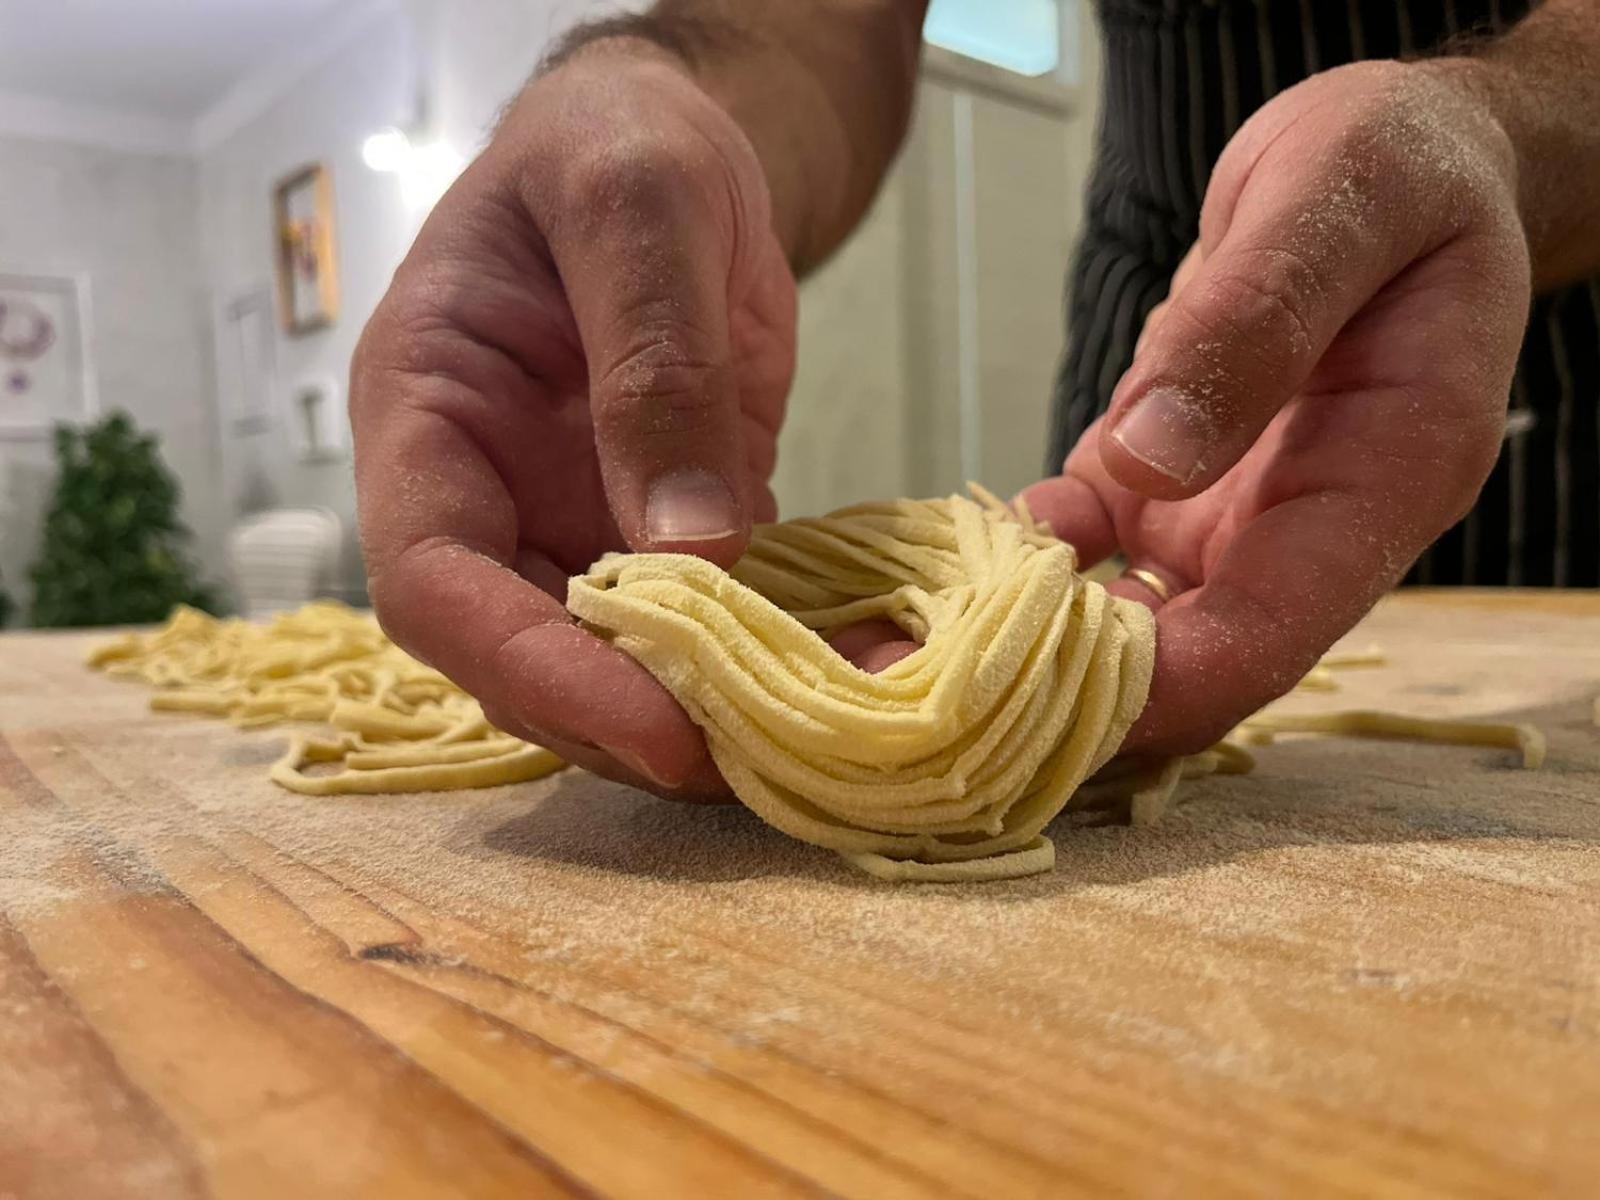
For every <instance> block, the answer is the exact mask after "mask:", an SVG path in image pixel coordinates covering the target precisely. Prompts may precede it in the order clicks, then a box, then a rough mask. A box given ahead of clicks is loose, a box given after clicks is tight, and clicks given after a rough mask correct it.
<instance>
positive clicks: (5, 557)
mask: <svg viewBox="0 0 1600 1200" xmlns="http://www.w3.org/2000/svg"><path fill="white" fill-rule="evenodd" d="M198 243H199V221H198V216H197V203H196V190H195V168H194V165H193V163H191V162H189V161H188V160H186V159H183V158H176V157H162V156H153V155H147V154H128V153H119V152H116V151H112V150H103V149H94V148H90V147H86V146H74V145H67V144H63V143H56V142H43V141H34V140H30V139H25V138H16V137H0V270H3V271H23V272H30V273H38V274H58V275H81V276H83V277H85V278H87V279H88V281H89V288H90V294H89V308H90V312H89V313H88V319H89V321H90V323H91V327H92V329H93V334H94V337H93V345H92V355H93V365H94V369H95V371H96V374H97V376H98V384H99V387H98V391H99V396H100V402H101V406H102V408H104V409H111V408H122V409H126V410H127V411H128V412H129V413H130V414H132V416H133V417H134V419H135V420H137V421H138V422H139V424H140V425H141V426H143V427H145V428H147V429H150V430H153V431H155V432H156V433H158V434H160V436H161V445H162V452H163V454H164V455H165V457H166V460H167V463H168V465H169V466H171V467H172V468H173V470H174V471H175V472H176V473H177V474H178V476H179V478H180V479H181V480H182V481H183V486H184V492H185V495H184V506H183V512H184V518H185V520H186V521H187V522H188V523H189V525H190V527H191V528H192V529H194V530H195V532H196V534H197V535H198V537H199V546H198V547H197V548H198V549H199V550H200V552H201V553H202V555H203V556H204V557H206V558H208V559H211V558H214V555H215V550H216V546H217V544H218V539H219V537H220V534H221V528H222V526H221V523H220V521H219V520H218V519H217V512H216V504H215V495H216V481H217V470H216V463H215V456H214V453H213V445H214V431H213V427H212V422H211V411H212V409H211V405H210V403H209V397H210V395H211V379H210V374H211V371H210V341H209V336H210V335H209V332H208V328H207V317H206V309H205V303H204V299H203V295H204V292H203V288H204V283H203V279H202V273H201V268H200V253H199V245H198ZM53 464H54V455H53V453H52V450H51V445H50V441H49V439H48V438H43V439H40V440H34V441H0V579H3V581H4V586H5V587H6V589H7V590H8V591H9V592H10V593H11V595H12V597H13V598H14V599H16V600H18V601H19V602H20V603H22V604H23V605H24V608H23V614H22V615H23V616H24V617H25V616H26V604H27V601H28V596H29V593H30V589H29V587H28V585H27V579H26V575H27V568H28V565H29V564H30V563H31V562H32V561H33V557H34V554H35V552H36V550H37V543H38V535H39V526H40V522H41V521H42V519H43V515H44V509H45V507H46V506H47V505H48V504H49V500H50V493H51V489H52V484H53V481H54V474H55V472H54V465H53Z"/></svg>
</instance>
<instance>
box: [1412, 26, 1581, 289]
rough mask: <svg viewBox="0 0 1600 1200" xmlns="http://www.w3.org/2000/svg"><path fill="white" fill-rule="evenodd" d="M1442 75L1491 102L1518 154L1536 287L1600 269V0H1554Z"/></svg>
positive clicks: (1469, 50)
mask: <svg viewBox="0 0 1600 1200" xmlns="http://www.w3.org/2000/svg"><path fill="white" fill-rule="evenodd" d="M1458 49H1459V50H1460V51H1461V53H1460V54H1458V55H1455V56H1453V57H1451V58H1448V59H1444V60H1439V61H1438V62H1437V63H1436V64H1434V66H1435V68H1436V69H1439V70H1443V71H1447V72H1449V73H1451V74H1453V75H1454V76H1456V77H1457V78H1459V79H1461V80H1462V81H1463V82H1465V83H1466V84H1467V85H1468V86H1469V87H1470V88H1472V89H1473V90H1474V91H1475V92H1476V93H1477V95H1478V96H1479V97H1480V98H1481V99H1482V100H1483V101H1484V102H1485V103H1486V104H1487V105H1488V107H1489V109H1490V111H1491V112H1492V113H1493V114H1494V116H1495V118H1496V119H1497V120H1498V121H1499V122H1500V124H1501V126H1502V127H1503V128H1504V129H1505V131H1506V133H1507V135H1508V136H1509V137H1510V139H1511V143H1512V145H1513V147H1514V148H1515V150H1516V157H1517V172H1518V179H1517V194H1518V205H1519V207H1520V209H1521V212H1522V219H1523V223H1524V225H1525V227H1526V229H1527V233H1528V248H1529V252H1530V254H1531V256H1532V260H1533V277H1534V287H1535V289H1536V290H1539V291H1545V290H1549V289H1550V288H1553V287H1558V286H1560V285H1562V284H1565V283H1570V282H1572V281H1573V280H1576V279H1581V278H1583V277H1585V276H1586V275H1591V274H1594V273H1596V272H1597V271H1600V0H1546V2H1545V3H1544V4H1542V5H1541V6H1540V7H1539V8H1537V9H1536V10H1534V12H1533V13H1531V14H1530V15H1529V16H1528V17H1526V18H1525V19H1524V20H1523V21H1521V22H1520V23H1519V24H1517V25H1516V26H1515V27H1513V28H1512V29H1511V30H1509V31H1508V32H1507V33H1505V34H1504V35H1503V36H1501V37H1498V38H1493V39H1487V40H1484V41H1480V42H1469V43H1465V44H1463V45H1461V46H1460V47H1458Z"/></svg>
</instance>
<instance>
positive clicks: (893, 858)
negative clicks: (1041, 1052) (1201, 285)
mask: <svg viewBox="0 0 1600 1200" xmlns="http://www.w3.org/2000/svg"><path fill="white" fill-rule="evenodd" d="M975 494H977V495H978V497H979V500H978V501H973V500H968V499H965V498H963V497H951V498H949V499H943V500H892V501H885V502H881V503H874V504H861V505H856V506H854V507H851V508H845V509H841V510H839V511H838V512H836V513H833V514H832V515H830V516H827V517H823V518H820V519H813V520H800V521H789V522H785V523H783V524H779V525H767V526H762V527H760V528H758V529H757V530H756V533H755V536H754V537H753V539H752V541H751V544H750V550H749V553H748V554H747V555H746V556H745V558H744V559H743V560H741V561H740V562H739V564H738V565H737V566H736V567H734V569H733V571H732V572H731V573H729V572H724V571H723V570H721V569H720V568H718V567H716V566H714V565H712V564H711V563H708V562H705V561H704V560H701V559H698V558H694V557H691V556H687V555H677V554H636V555H608V556H607V557H606V558H604V559H602V560H601V561H600V562H599V563H597V564H595V566H594V567H593V568H592V569H591V570H590V572H589V573H588V574H587V575H583V576H579V577H576V578H574V579H573V580H572V583H571V587H570V589H569V592H568V601H567V603H568V607H569V608H570V609H571V610H572V612H574V613H575V614H576V615H577V616H579V617H581V618H582V619H583V620H584V621H586V622H587V623H588V624H589V625H590V626H591V627H593V628H595V629H596V630H598V631H600V632H602V633H603V634H605V635H607V636H609V637H611V638H612V640H613V641H614V642H615V643H616V644H617V645H618V646H619V647H621V648H622V649H623V650H625V651H627V652H628V653H629V654H631V655H632V656H633V657H635V658H636V659H638V660H639V661H640V662H641V663H643V664H644V666H645V667H646V668H647V669H648V670H649V671H650V672H651V674H653V675H654V676H655V677H656V678H657V679H658V680H660V681H661V683H662V684H663V685H664V686H665V687H666V688H667V689H668V690H669V691H671V692H672V694H673V695H674V696H675V697H677V699H678V701H679V702H680V703H681V704H682V705H683V706H684V708H685V709H686V710H687V711H688V713H689V715H690V716H691V717H693V718H694V720H695V721H696V722H697V723H698V724H699V725H700V726H701V727H702V728H703V729H704V730H705V733H706V739H707V742H708V743H709V745H710V748H711V753H712V756H713V757H714V758H715V760H716V763H717V766H718V767H719V768H720V769H721V771H722V774H723V777H724V778H725V779H726V780H727V781H728V783H729V785H730V786H731V787H732V788H733V790H734V792H735V793H736V794H737V795H738V797H739V798H740V800H742V801H743V802H744V803H745V804H746V805H748V806H749V807H750V808H751V809H752V810H753V811H754V812H755V813H756V814H757V815H759V816H760V817H761V818H762V819H763V820H765V821H767V822H768V823H769V824H771V825H774V826H776V827H777V828H778V829H781V830H783V831H784V832H785V833H788V834H791V835H792V836H794V837H797V838H800V839H802V840H804V841H807V842H811V843H814V844H816V845H818V846H823V847H826V848H828V849H831V850H836V851H839V852H840V853H842V854H843V855H845V856H846V857H847V858H848V859H850V861H852V862H853V863H855V864H856V865H857V866H860V867H862V868H863V869H865V870H868V871H870V872H872V873H873V874H876V875H880V876H883V877H885V878H896V879H930V880H932V879H988V878H1009V877H1014V876H1018V875H1026V874H1031V873H1034V872H1038V871H1043V870H1048V869H1049V868H1050V867H1051V866H1052V865H1053V863H1054V850H1053V848H1052V846H1051V844H1050V842H1049V841H1048V840H1047V839H1045V838H1044V837H1042V836H1041V831H1042V830H1043V829H1044V827H1045V825H1046V824H1048V823H1049V822H1050V820H1051V819H1052V818H1054V817H1055V816H1056V815H1057V814H1058V813H1059V812H1061V811H1062V809H1063V808H1065V807H1067V806H1068V805H1069V803H1070V802H1071V801H1072V798H1073V794H1074V793H1075V792H1076V791H1077V790H1078V787H1079V785H1080V784H1081V783H1083V781H1084V780H1085V779H1087V778H1088V777H1089V776H1090V775H1092V774H1093V773H1094V772H1095V771H1096V770H1098V769H1099V768H1100V767H1101V766H1102V765H1104V764H1105V763H1106V762H1107V761H1108V760H1109V759H1110V758H1111V757H1112V755H1113V754H1115V753H1116V750H1117V747H1118V746H1120V745H1121V743H1122V739H1123V738H1124V737H1125V736H1126V734H1127V732H1128V729H1129V727H1130V726H1131V725H1132V724H1133V722H1134V720H1135V718H1136V717H1137V716H1138V715H1139V712H1140V710H1141V709H1142V708H1143V707H1144V702H1145V697H1146V694H1147V692H1148V690H1149V686H1150V673H1151V669H1152V665H1153V661H1154V651H1155V622H1154V619H1153V617H1152V616H1151V614H1150V613H1149V611H1148V610H1147V609H1145V608H1144V607H1143V606H1141V605H1139V604H1136V603H1133V602H1131V601H1127V600H1122V599H1118V598H1117V597H1114V596H1111V595H1109V594H1108V593H1107V592H1106V591H1105V589H1104V588H1102V587H1101V586H1100V585H1099V584H1096V583H1091V582H1088V581H1086V580H1085V579H1083V578H1082V577H1081V576H1080V575H1078V574H1077V572H1076V571H1075V570H1074V567H1075V565H1076V564H1075V561H1074V556H1073V552H1072V548H1071V547H1070V546H1068V545H1066V544H1065V543H1063V542H1061V541H1058V540H1057V539H1055V538H1054V537H1052V536H1050V534H1049V533H1048V532H1046V531H1045V530H1044V529H1043V528H1042V527H1040V526H1037V525H1035V523H1034V522H1033V521H1032V519H1031V518H1030V517H1029V516H1028V514H1027V513H1026V511H1025V510H1024V511H1022V512H1014V511H1013V510H1011V509H1009V508H1007V507H1006V506H1005V505H1003V504H1001V503H1000V502H999V501H997V500H995V499H994V498H993V497H991V496H989V495H988V494H987V493H983V492H981V491H978V490H976V489H975ZM872 618H887V619H889V620H891V621H894V622H895V623H896V624H898V625H899V626H900V627H901V628H902V629H904V630H905V631H906V633H907V634H908V635H910V636H911V637H912V638H915V639H916V640H917V641H919V642H921V643H922V645H921V646H920V648H919V649H918V650H917V651H915V652H914V653H912V654H911V655H910V656H908V657H907V658H904V659H902V660H901V661H899V662H897V663H895V664H894V665H892V666H890V667H889V668H887V669H886V670H884V671H882V672H881V673H878V674H869V673H867V672H865V671H862V670H860V669H859V668H857V667H855V666H854V665H852V664H851V663H849V662H847V661H846V660H845V659H844V658H842V657H841V656H840V655H839V654H838V653H837V652H835V651H834V650H833V649H832V647H830V646H829V645H828V644H827V642H826V641H825V640H824V638H825V637H827V636H829V635H831V634H832V633H834V632H835V631H837V630H839V629H841V628H843V627H844V626H847V625H850V624H853V623H855V622H858V621H863V620H869V619H872Z"/></svg>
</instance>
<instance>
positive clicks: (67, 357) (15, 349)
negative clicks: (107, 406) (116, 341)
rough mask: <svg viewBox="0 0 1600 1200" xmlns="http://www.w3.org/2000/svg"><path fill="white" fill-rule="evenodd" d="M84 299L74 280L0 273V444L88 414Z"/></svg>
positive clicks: (85, 290)
mask: <svg viewBox="0 0 1600 1200" xmlns="http://www.w3.org/2000/svg"><path fill="white" fill-rule="evenodd" d="M88 297H89V282H88V280H87V279H84V278H81V277H76V276H70V275H45V274H27V273H21V272H7V271H0V439H18V438H42V437H47V436H49V434H50V431H51V430H52V429H54V428H55V426H56V424H57V423H58V422H61V421H67V422H78V421H83V420H86V419H87V418H89V417H92V416H94V415H95V413H96V410H97V399H96V395H95V375H94V364H93V361H92V359H91V357H90V340H89V300H88Z"/></svg>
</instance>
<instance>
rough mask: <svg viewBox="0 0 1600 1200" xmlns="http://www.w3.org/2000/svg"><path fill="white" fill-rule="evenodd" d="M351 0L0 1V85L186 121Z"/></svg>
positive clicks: (308, 36) (314, 33)
mask: <svg viewBox="0 0 1600 1200" xmlns="http://www.w3.org/2000/svg"><path fill="white" fill-rule="evenodd" d="M349 7H353V4H352V3H351V0H0V90H3V91H4V92H6V93H11V94H18V93H20V94H23V95H28V96H36V97H40V98H42V99H45V100H50V101H57V102H60V103H63V104H68V105H81V106H92V107H94V108H104V109H111V110H114V111H117V112H120V113H123V114H127V115H131V116H135V117H150V118H156V119H160V120H165V121H182V122H192V121H194V120H196V119H198V118H199V117H200V116H201V115H202V114H204V113H206V112H207V111H208V110H210V109H211V108H212V107H214V106H215V105H216V104H217V103H218V102H219V101H221V100H222V99H223V97H224V96H226V95H227V94H228V93H229V91H230V90H231V89H232V88H233V87H234V85H235V84H236V83H238V81H239V80H241V79H242V78H243V77H245V76H246V75H248V74H250V73H251V72H252V71H254V70H256V69H258V68H259V67H260V66H262V65H263V64H266V63H270V62H273V61H276V60H279V59H282V58H284V57H286V56H290V55H293V54H294V53H295V51H296V49H297V47H298V45H299V44H301V43H304V42H312V41H316V40H317V39H318V38H319V37H320V36H321V29H322V27H324V26H325V25H326V24H327V23H328V22H329V21H330V20H333V19H334V18H335V17H337V16H338V15H340V13H339V10H341V9H343V8H349Z"/></svg>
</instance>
